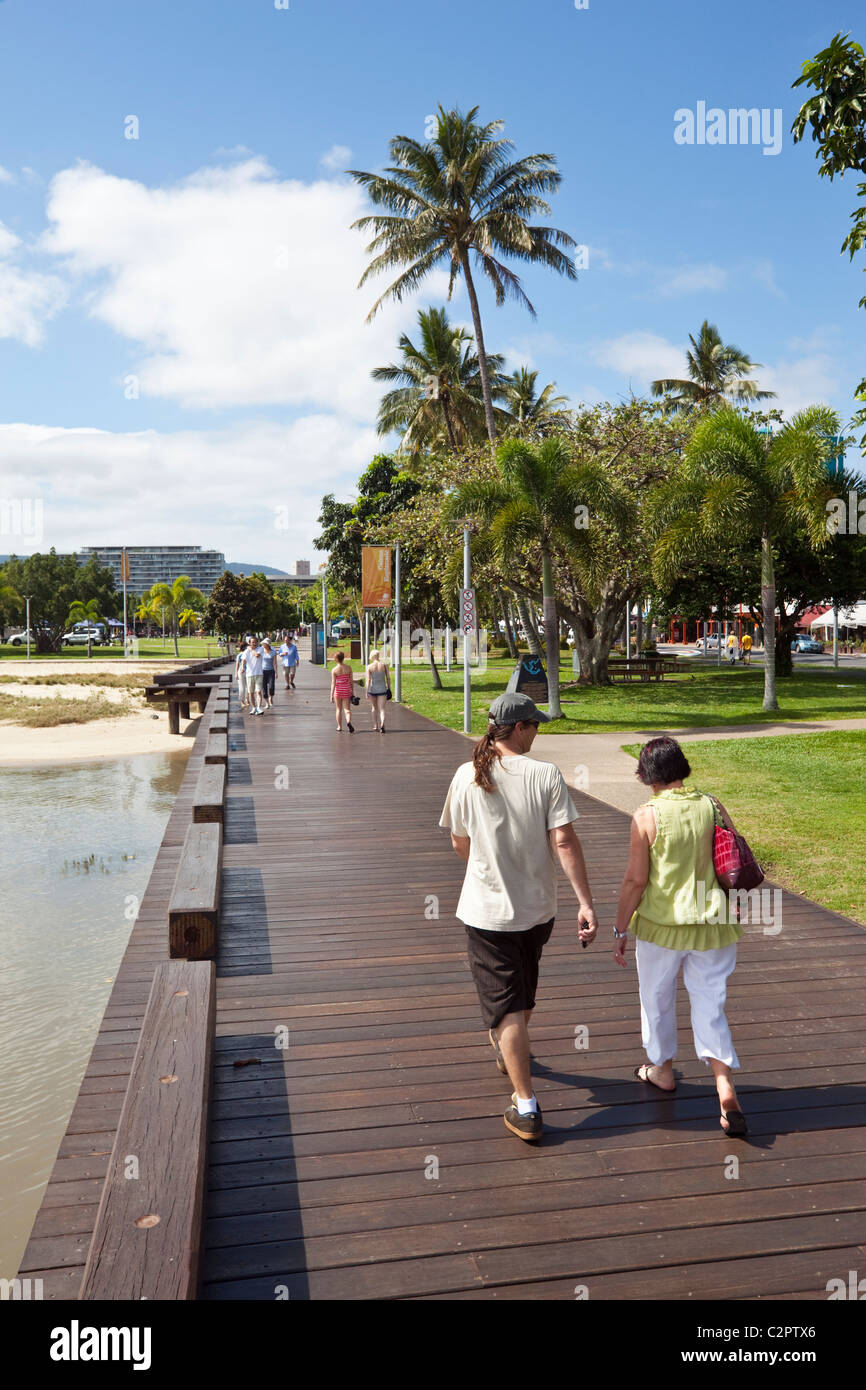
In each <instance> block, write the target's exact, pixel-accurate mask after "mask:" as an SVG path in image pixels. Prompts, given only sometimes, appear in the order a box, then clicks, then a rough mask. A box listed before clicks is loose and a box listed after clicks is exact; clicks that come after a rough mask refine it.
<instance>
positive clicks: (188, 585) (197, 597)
mask: <svg viewBox="0 0 866 1390" xmlns="http://www.w3.org/2000/svg"><path fill="white" fill-rule="evenodd" d="M146 600H147V601H148V602H149V605H150V608H151V610H152V611H154V612H157V611H158V612H161V613H162V614H164V615H165V617H166V618H167V619H168V621H169V623H170V624H171V630H172V637H173V638H174V654H175V656H179V655H180V653H179V651H178V649H177V625H178V615H179V614H181V613H184V612H185V611H186V610H187V609H189V608H193V609H200V608H204V606H205V601H206V600H205V596H204V594H203V593H201V592H200V591H199V590H198V589H196V588H194V586H193V583H192V580H191V579H190V577H189V575H188V574H181V575H178V577H177V579H175V580H174V582H173V583H171V584H154V585H153V586H152V587H151V589H150V590H149V591H148V593H147V595H146Z"/></svg>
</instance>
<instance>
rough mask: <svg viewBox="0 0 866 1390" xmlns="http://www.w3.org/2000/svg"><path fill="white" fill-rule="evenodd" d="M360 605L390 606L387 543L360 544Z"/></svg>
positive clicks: (389, 571) (389, 561)
mask: <svg viewBox="0 0 866 1390" xmlns="http://www.w3.org/2000/svg"><path fill="white" fill-rule="evenodd" d="M361 606H362V608H390V607H391V549H390V547H389V546H387V545H362V546H361Z"/></svg>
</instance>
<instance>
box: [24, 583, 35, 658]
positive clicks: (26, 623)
mask: <svg viewBox="0 0 866 1390" xmlns="http://www.w3.org/2000/svg"><path fill="white" fill-rule="evenodd" d="M24 597H25V599H26V601H27V616H26V618H25V621H24V631H25V636H26V641H27V660H28V661H29V660H30V600H31V598H32V597H33V595H32V594H25V595H24Z"/></svg>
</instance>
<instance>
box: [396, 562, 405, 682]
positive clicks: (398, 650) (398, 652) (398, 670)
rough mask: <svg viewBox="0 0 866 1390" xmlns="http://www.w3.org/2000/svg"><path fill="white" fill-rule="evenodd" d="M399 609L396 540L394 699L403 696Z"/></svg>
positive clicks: (398, 563)
mask: <svg viewBox="0 0 866 1390" xmlns="http://www.w3.org/2000/svg"><path fill="white" fill-rule="evenodd" d="M401 616H402V615H401V611H400V542H399V541H397V542H396V544H395V547H394V699H395V700H398V701H399V700H400V699H402V696H403V669H402V661H401V658H402V654H403V652H402V647H403V644H402V641H401V638H402V628H401V623H400V619H401Z"/></svg>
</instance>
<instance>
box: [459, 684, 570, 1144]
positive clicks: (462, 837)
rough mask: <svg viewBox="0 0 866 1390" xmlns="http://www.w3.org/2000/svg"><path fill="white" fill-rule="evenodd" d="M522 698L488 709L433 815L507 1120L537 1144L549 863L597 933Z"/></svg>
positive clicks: (533, 713) (530, 710)
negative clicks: (451, 859)
mask: <svg viewBox="0 0 866 1390" xmlns="http://www.w3.org/2000/svg"><path fill="white" fill-rule="evenodd" d="M547 722H548V716H547V715H546V714H542V713H541V711H540V710H539V709H537V708H536V706H535V705H534V704H533V702H532V700H530V699H529V697H528V696H527V695H520V694H518V693H516V692H515V693H511V692H509V693H506V694H505V695H500V696H499V698H498V699H497V700H494V702H493V704H492V705H491V706H490V727H489V729H488V731H487V733H486V734H485V735H484V737H483V738H481V739H480V740H479V742H478V743H476V745H475V751H474V754H473V758H472V761H471V762H469V763H464V764H463V765H462V766H461V767H459V768H458V769H457V771H456V773H455V774H454V777H453V779H452V782H451V786H450V787H449V789H448V795H447V797H446V799H445V807H444V809H443V812H442V817H441V819H440V821H439V824H440V825H441V826H444V827H445V829H447V830H450V831H451V843H452V845H453V847H454V849H455V851H456V852H457V854H459V855H460V858H461V859H464V860H465V861H466V877H465V879H464V882H463V890H462V892H461V894H460V901H459V902H458V904H457V917H458V919H459V920H460V921H461V922H463V923H464V925H465V927H466V935H467V945H468V951H469V965H470V968H471V970H472V977H473V979H474V981H475V987H476V990H477V991H478V1000H479V1003H480V1005H481V1013H482V1016H483V1019H484V1022H485V1024H486V1025H487V1027H488V1029H489V1037H490V1042H491V1045H492V1047H493V1049H494V1052H495V1055H496V1064H497V1066H498V1068H499V1070H500V1071H501V1072H503V1073H507V1074H508V1077H509V1078H510V1080H511V1084H512V1086H513V1087H514V1094H513V1095H512V1097H511V1105H510V1106H509V1107H508V1109H507V1110H506V1112H505V1125H506V1128H507V1129H509V1130H510V1131H511V1132H512V1133H513V1134H516V1135H517V1136H518V1137H519V1138H520V1139H525V1140H528V1141H537V1140H539V1139H540V1138H541V1134H542V1116H541V1110H540V1108H539V1106H538V1101H537V1100H536V1098H535V1095H534V1094H533V1090H532V1077H531V1073H530V1048H529V1019H530V1016H531V1013H532V1010H533V1008H534V1007H535V991H536V988H537V986H538V966H539V961H540V959H541V952H542V949H543V947H544V944H545V942H546V941H547V940H548V939H549V937H550V934H551V932H552V931H553V922H554V918H555V916H556V859H555V857H554V852H555V854H556V855H558V857H559V862H560V863H561V864H562V867H563V868H564V870H565V872H566V874H567V875H568V878H569V881H570V883H571V885H572V887H573V889H574V891H575V894H576V896H577V901H578V914H577V935H578V939H579V940H580V941H581V942H582V943H583V944H584V945H586V944H587V942H589V941H592V940H593V939H594V938H595V935H596V932H597V930H598V922H597V920H596V915H595V911H594V909H593V905H592V894H591V892H590V888H589V881H588V879H587V873H586V865H585V863H584V858H583V851H582V849H581V847H580V841H579V840H578V838H577V835H576V834H575V831H574V826H573V824H572V822H573V821H574V820H576V819H577V811H576V809H575V806H574V802H573V801H572V799H571V797H570V795H569V792H568V788H567V787H566V785H565V780H564V778H563V776H562V773H561V772H560V771H559V769H558V768H557V767H555V766H554V764H553V763H545V762H540V761H538V760H536V759H534V758H529V757H527V754H528V752H529V750H530V748H531V747H532V744H533V741H534V739H535V736H536V734H537V733H538V726H539V724H540V723H545V724H546V723H547Z"/></svg>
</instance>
